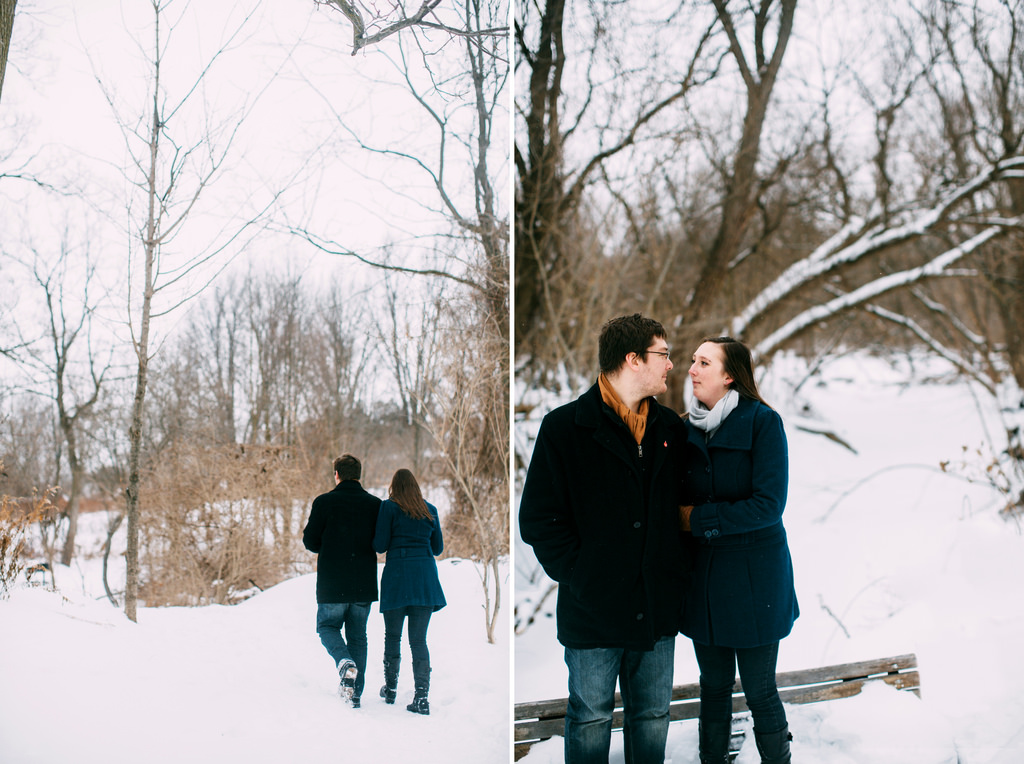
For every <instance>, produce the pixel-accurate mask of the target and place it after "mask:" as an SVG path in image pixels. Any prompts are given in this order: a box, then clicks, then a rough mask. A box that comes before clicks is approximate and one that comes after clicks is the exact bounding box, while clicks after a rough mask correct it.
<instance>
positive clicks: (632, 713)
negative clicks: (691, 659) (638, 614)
mask: <svg viewBox="0 0 1024 764" xmlns="http://www.w3.org/2000/svg"><path fill="white" fill-rule="evenodd" d="M675 645H676V641H675V638H674V637H662V638H661V639H659V640H658V642H657V643H656V644H655V646H654V649H653V650H650V651H642V650H626V649H622V648H595V649H586V650H577V649H573V648H569V647H567V648H565V664H566V666H568V667H569V706H568V708H567V709H566V711H565V762H566V764H598V763H600V764H607V762H608V749H609V747H610V745H611V734H612V712H613V710H614V705H615V680H616V679H618V682H619V691H620V692H621V693H622V705H623V714H624V719H623V742H624V748H625V758H626V764H661V762H663V761H664V760H665V741H666V739H667V737H668V720H669V716H668V709H669V704H670V702H671V700H672V665H673V659H674V657H675Z"/></svg>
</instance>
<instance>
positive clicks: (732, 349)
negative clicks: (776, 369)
mask: <svg viewBox="0 0 1024 764" xmlns="http://www.w3.org/2000/svg"><path fill="white" fill-rule="evenodd" d="M705 342H711V343H714V344H715V345H718V346H719V347H720V348H722V368H723V369H724V370H725V373H726V374H728V375H729V376H730V377H732V384H731V385H730V387H731V388H732V389H733V390H735V391H736V392H737V393H739V394H740V395H741V396H742V397H744V398H750V399H751V400H755V401H760V402H761V403H763V404H764V405H765V406H768V408H771V406H769V405H768V401H766V400H765V399H764V398H762V397H761V393H760V391H759V390H758V389H757V382H755V381H754V362H753V360H752V359H751V357H750V348H748V347H747V346H746V345H744V344H743V343H742V342H740V341H739V340H734V339H733V338H732V337H705V338H704V339H703V340H701V344H704V343H705Z"/></svg>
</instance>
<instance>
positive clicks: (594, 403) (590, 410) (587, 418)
mask: <svg viewBox="0 0 1024 764" xmlns="http://www.w3.org/2000/svg"><path fill="white" fill-rule="evenodd" d="M646 400H647V401H648V406H647V426H648V427H650V426H652V425H653V424H654V422H655V421H657V419H658V406H659V404H658V400H657V398H655V397H653V396H651V397H649V398H647V399H646ZM608 416H611V417H612V418H614V419H615V420H616V421H619V422H622V417H620V416H619V415H618V414H616V413H615V412H614V411H612V409H611V407H610V406H608V405H607V404H605V402H604V401H603V400H602V399H601V389H600V387H599V386H598V384H597V383H596V382H595V383H594V385H593V386H592V387H591V388H590V389H589V390H587V392H585V393H583V395H581V396H580V397H579V405H578V406H577V407H576V424H578V425H579V426H580V427H590V428H593V429H597V428H599V427H601V425H602V424H604V423H605V421H606V417H608ZM622 426H623V427H625V426H626V423H625V422H622Z"/></svg>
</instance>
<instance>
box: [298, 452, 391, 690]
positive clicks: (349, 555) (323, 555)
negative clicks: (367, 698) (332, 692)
mask: <svg viewBox="0 0 1024 764" xmlns="http://www.w3.org/2000/svg"><path fill="white" fill-rule="evenodd" d="M361 475H362V465H361V464H360V463H359V460H358V459H357V458H356V457H354V456H352V455H351V454H345V455H344V456H339V457H338V458H337V459H335V460H334V482H335V487H334V490H333V491H330V492H329V493H325V494H321V495H320V496H317V497H316V499H314V500H313V508H312V509H311V510H310V513H309V522H307V523H306V528H305V530H304V531H303V532H302V543H303V544H304V545H305V546H306V549H308V550H309V551H311V552H315V553H316V554H317V555H318V556H317V571H316V602H317V608H316V631H317V634H319V635H320V641H321V642H322V643H323V645H324V647H326V648H327V652H328V653H330V655H331V658H333V659H334V663H335V665H336V666H337V669H338V676H339V678H340V681H341V685H340V688H339V692H340V693H341V696H342V697H343V698H345V699H347V700H348V701H349V702H350V703H351V704H352V706H353V707H354V708H359V698H360V697H361V696H362V694H363V686H364V684H365V680H366V677H365V676H364V673H365V671H366V621H367V619H368V618H369V617H370V603H371V602H376V601H377V554H376V553H375V552H374V551H373V533H374V530H375V528H376V526H377V512H378V511H379V510H380V499H378V498H377V497H376V496H371V495H370V494H369V493H367V492H366V491H365V490H363V487H362V485H360V483H359V478H360V476H361ZM346 640H347V641H346Z"/></svg>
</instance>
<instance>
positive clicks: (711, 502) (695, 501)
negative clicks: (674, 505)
mask: <svg viewBox="0 0 1024 764" xmlns="http://www.w3.org/2000/svg"><path fill="white" fill-rule="evenodd" d="M687 429H688V436H687V442H686V447H685V449H684V452H683V469H684V475H683V495H684V503H685V504H692V505H693V513H692V514H691V515H690V527H691V536H690V549H691V552H692V558H693V565H694V568H693V576H692V577H691V579H690V586H689V588H688V589H687V592H686V596H685V597H684V600H683V609H682V621H681V626H680V631H682V633H683V634H685V635H686V636H688V637H690V638H691V639H693V640H694V641H695V642H699V643H701V644H706V645H716V646H719V647H758V646H761V645H767V644H771V643H773V642H778V641H779V640H780V639H782V638H783V637H785V636H786V635H787V634H789V632H790V631H791V630H792V628H793V621H794V620H795V619H796V617H797V616H798V615H799V612H800V611H799V607H798V606H797V601H796V590H795V588H794V585H793V563H792V560H791V558H790V554H789V546H788V544H787V543H786V530H785V528H783V525H782V511H783V509H785V506H786V493H787V490H788V485H789V453H788V447H787V445H786V433H785V430H784V429H783V427H782V419H781V418H780V417H779V415H778V414H777V413H776V412H775V411H773V410H772V409H771V408H769V407H768V406H765V405H764V404H762V403H760V402H758V401H753V400H750V399H747V398H741V399H740V403H739V405H738V406H737V407H736V409H735V410H734V411H733V412H732V413H731V414H730V415H729V416H728V417H726V418H725V421H724V422H722V425H721V427H719V429H718V431H717V432H716V433H715V434H714V436H713V437H712V438H711V441H710V442H709V443H705V437H704V435H705V434H704V431H703V430H700V429H698V428H696V427H694V426H693V425H692V424H689V423H687Z"/></svg>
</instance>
